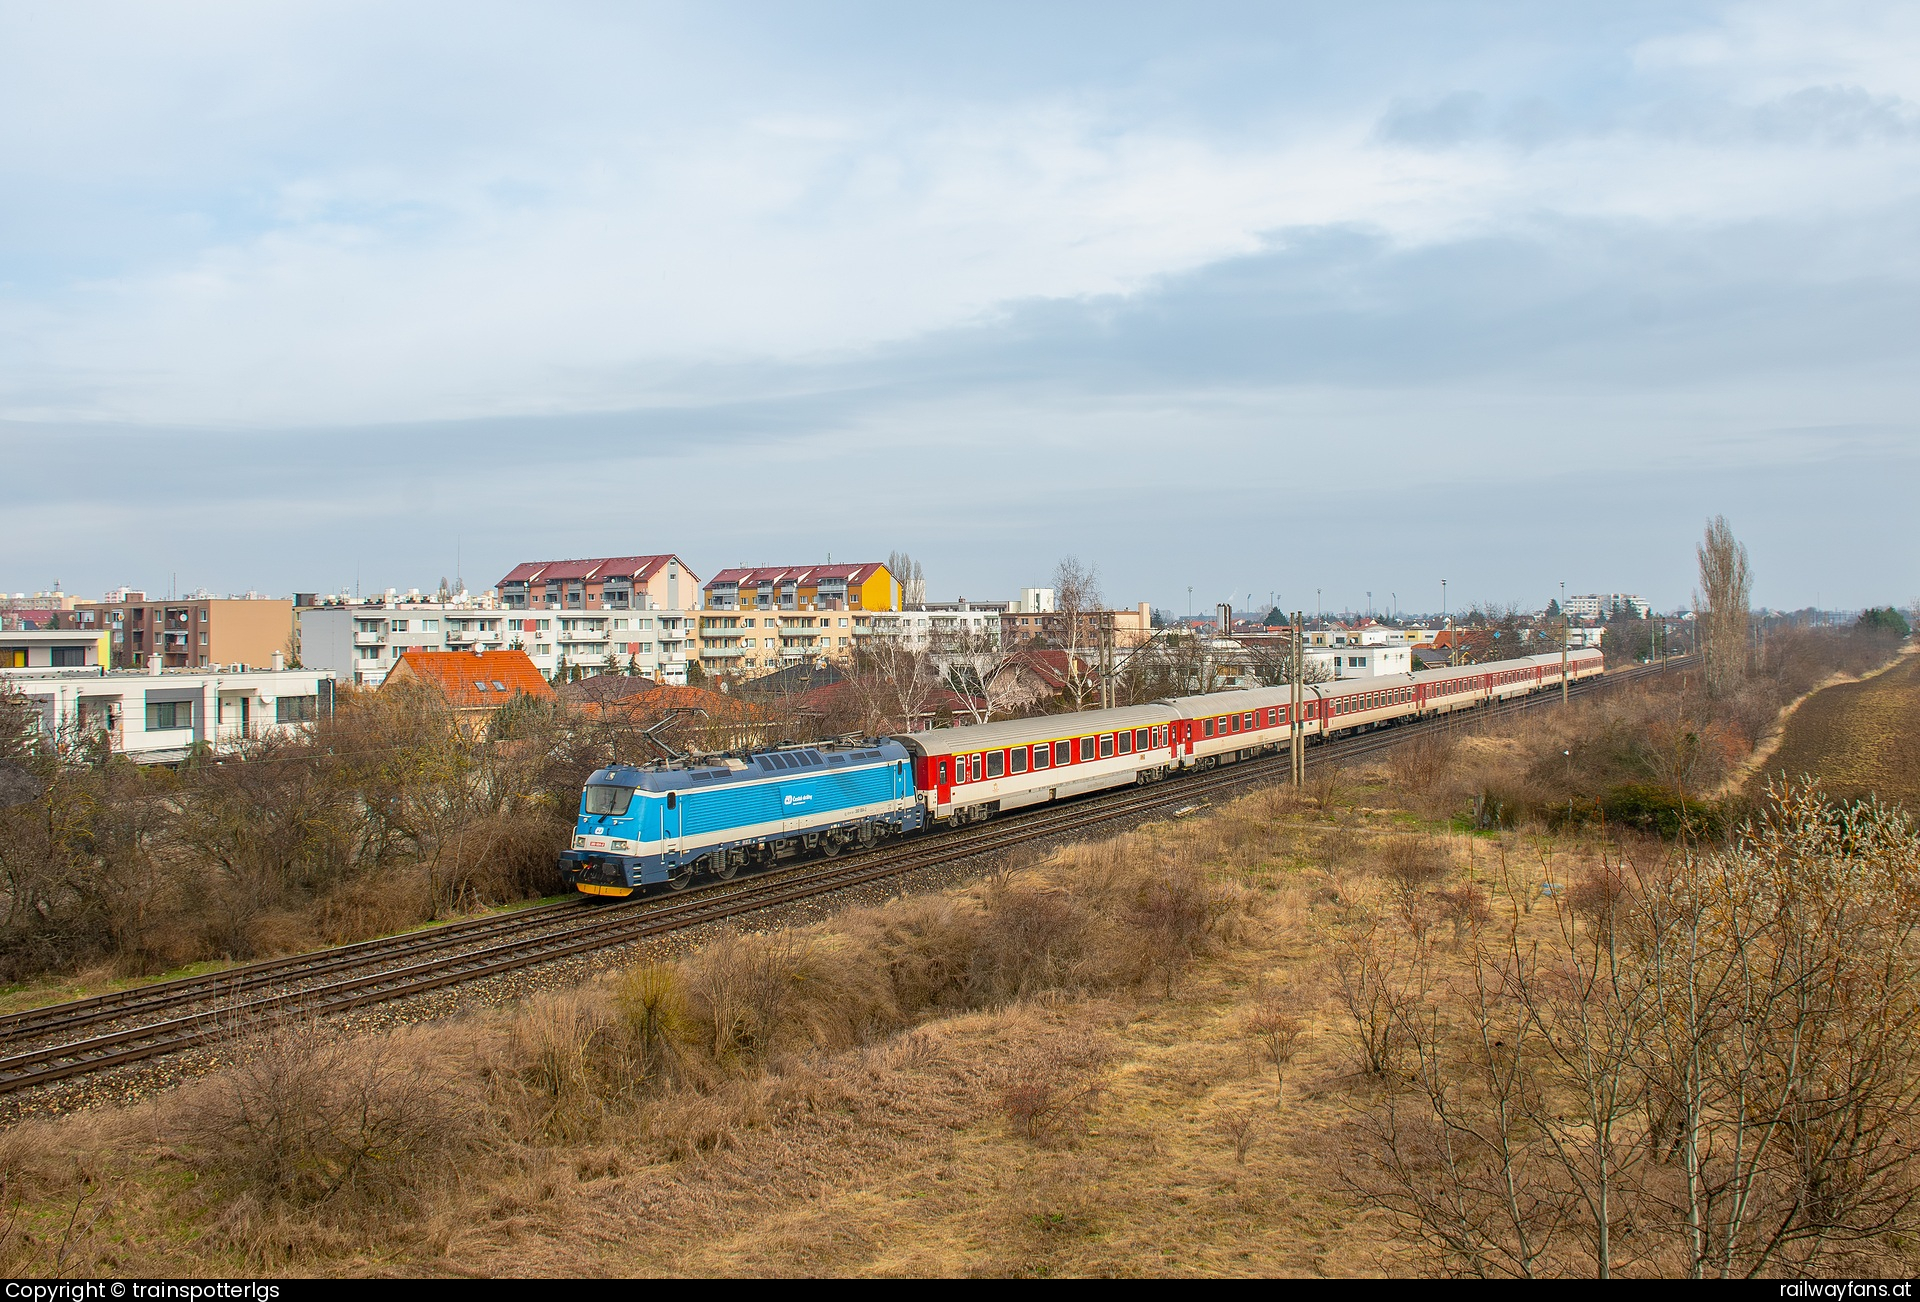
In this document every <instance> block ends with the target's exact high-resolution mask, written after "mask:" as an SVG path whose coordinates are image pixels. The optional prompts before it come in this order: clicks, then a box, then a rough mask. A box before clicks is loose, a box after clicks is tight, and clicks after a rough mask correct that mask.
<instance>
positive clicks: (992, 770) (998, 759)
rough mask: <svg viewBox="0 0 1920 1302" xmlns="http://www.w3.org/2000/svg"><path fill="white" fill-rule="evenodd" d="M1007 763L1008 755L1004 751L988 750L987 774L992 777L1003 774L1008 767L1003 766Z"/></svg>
mask: <svg viewBox="0 0 1920 1302" xmlns="http://www.w3.org/2000/svg"><path fill="white" fill-rule="evenodd" d="M1005 763H1006V756H1005V755H1004V754H1003V753H1002V752H1000V751H997V750H996V751H990V752H988V754H987V776H988V777H990V778H997V777H999V776H1000V775H1001V774H1003V773H1005V772H1006V769H1005V768H1004V767H1003V765H1004V764H1005Z"/></svg>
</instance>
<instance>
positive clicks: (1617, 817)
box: [1603, 782, 1727, 841]
mask: <svg viewBox="0 0 1920 1302" xmlns="http://www.w3.org/2000/svg"><path fill="white" fill-rule="evenodd" d="M1603 809H1604V810H1605V812H1606V816H1607V819H1608V821H1610V822H1613V823H1615V824H1618V825H1620V826H1623V827H1632V828H1637V829H1639V830H1640V831H1643V832H1653V833H1657V834H1658V835H1660V836H1662V837H1664V838H1665V839H1667V840H1669V841H1672V840H1675V839H1677V838H1678V837H1679V836H1680V835H1681V834H1682V833H1685V834H1686V835H1687V836H1690V837H1695V838H1698V839H1703V840H1719V839H1720V838H1722V837H1724V836H1725V835H1726V831H1727V827H1726V818H1725V816H1724V814H1723V813H1722V812H1721V811H1720V810H1719V809H1718V808H1717V807H1715V806H1713V805H1709V804H1707V803H1705V802H1703V801H1699V800H1691V799H1688V798H1687V797H1685V796H1681V795H1677V794H1675V793H1674V792H1672V791H1669V790H1667V789H1666V788H1665V787H1660V786H1655V785H1653V784H1652V783H1646V782H1629V783H1625V784H1623V785H1621V786H1617V787H1615V788H1613V789H1612V790H1611V791H1609V792H1608V793H1607V798H1606V802H1605V804H1604V805H1603Z"/></svg>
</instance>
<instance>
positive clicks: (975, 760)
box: [972, 755, 980, 782]
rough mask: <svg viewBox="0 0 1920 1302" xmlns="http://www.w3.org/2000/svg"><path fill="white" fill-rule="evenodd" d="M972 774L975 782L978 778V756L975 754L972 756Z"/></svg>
mask: <svg viewBox="0 0 1920 1302" xmlns="http://www.w3.org/2000/svg"><path fill="white" fill-rule="evenodd" d="M972 776H973V780H974V781H975V782H978V781H979V780H980V757H979V756H978V755H975V756H974V757H973V775H972Z"/></svg>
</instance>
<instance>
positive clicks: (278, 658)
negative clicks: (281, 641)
mask: <svg viewBox="0 0 1920 1302" xmlns="http://www.w3.org/2000/svg"><path fill="white" fill-rule="evenodd" d="M286 667H287V657H286V655H285V654H284V653H283V652H279V651H275V652H274V653H273V672H274V673H276V674H277V673H279V672H280V671H281V670H282V669H285V668H286Z"/></svg>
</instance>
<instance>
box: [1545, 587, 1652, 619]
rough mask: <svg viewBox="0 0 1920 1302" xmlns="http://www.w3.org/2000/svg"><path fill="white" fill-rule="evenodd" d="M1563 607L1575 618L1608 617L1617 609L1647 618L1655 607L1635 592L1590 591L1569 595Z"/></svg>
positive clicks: (1638, 617) (1637, 617)
mask: <svg viewBox="0 0 1920 1302" xmlns="http://www.w3.org/2000/svg"><path fill="white" fill-rule="evenodd" d="M1563 609H1564V610H1565V611H1566V612H1567V614H1568V616H1569V617H1571V618H1573V619H1606V618H1608V617H1609V616H1610V615H1612V614H1613V612H1614V611H1616V610H1622V611H1626V612H1627V613H1628V614H1631V615H1632V616H1633V617H1634V618H1635V619H1645V618H1646V617H1647V612H1648V611H1650V610H1652V609H1653V607H1652V606H1651V605H1650V604H1649V603H1648V602H1647V599H1646V598H1645V597H1642V596H1640V595H1639V594H1638V593H1634V592H1589V593H1585V594H1583V595H1581V596H1578V597H1568V598H1567V604H1566V605H1565V607H1563Z"/></svg>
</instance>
